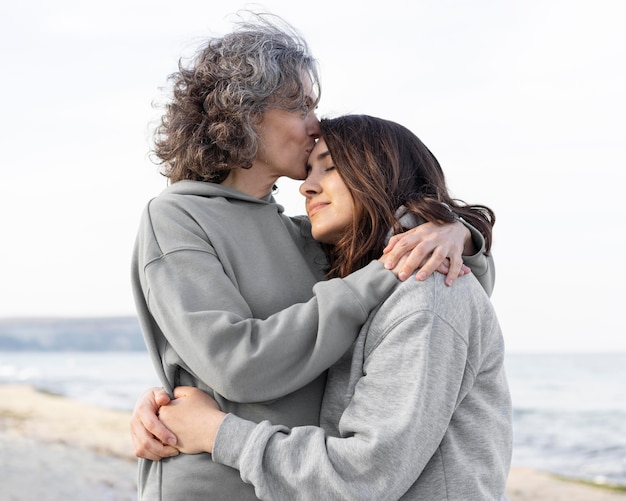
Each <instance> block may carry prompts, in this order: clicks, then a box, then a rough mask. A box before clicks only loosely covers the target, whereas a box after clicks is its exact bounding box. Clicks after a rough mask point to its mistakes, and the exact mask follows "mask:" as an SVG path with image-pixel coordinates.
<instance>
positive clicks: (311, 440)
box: [213, 273, 512, 501]
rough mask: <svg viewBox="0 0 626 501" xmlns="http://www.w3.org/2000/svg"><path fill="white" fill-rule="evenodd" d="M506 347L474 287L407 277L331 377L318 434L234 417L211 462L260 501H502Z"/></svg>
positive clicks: (469, 281)
mask: <svg viewBox="0 0 626 501" xmlns="http://www.w3.org/2000/svg"><path fill="white" fill-rule="evenodd" d="M503 360H504V343H503V338H502V334H501V331H500V327H499V325H498V321H497V319H496V315H495V313H494V311H493V308H492V306H491V302H490V301H489V298H488V297H487V295H486V294H485V292H484V290H483V289H482V288H481V286H480V285H479V283H478V281H477V280H476V279H475V277H473V276H471V275H469V276H465V277H461V278H459V279H458V280H457V281H456V282H455V284H454V286H452V287H447V286H445V284H444V277H443V276H442V275H440V274H437V273H435V274H434V275H433V276H431V277H430V278H429V279H427V280H426V281H424V282H418V281H416V280H415V279H414V278H409V279H408V280H407V281H405V282H403V283H402V284H401V285H400V286H399V287H397V288H396V289H395V290H394V292H393V293H392V294H391V295H390V296H389V298H388V299H386V300H385V302H384V303H383V304H382V305H381V306H380V308H379V309H378V310H377V311H375V312H373V313H372V314H371V315H370V317H369V319H368V321H367V323H366V324H365V325H364V327H363V329H362V330H361V333H360V334H359V337H358V339H357V340H356V342H355V344H354V346H353V348H352V350H350V351H349V352H348V353H346V354H345V355H344V356H343V357H342V358H341V360H340V361H339V362H338V363H337V364H335V365H334V366H333V367H331V368H330V370H329V375H328V382H327V386H326V393H325V396H324V401H323V404H322V411H321V428H318V427H313V426H307V427H297V428H291V429H289V427H286V426H281V425H272V424H271V423H270V422H269V421H264V422H262V423H260V424H258V425H257V424H256V423H253V422H251V421H246V420H243V419H241V418H239V417H236V416H233V415H232V414H229V415H227V416H226V418H225V420H224V422H223V423H222V425H221V427H220V429H219V432H218V434H217V437H216V440H215V445H214V450H213V460H214V461H219V462H220V463H222V464H225V465H228V466H232V467H233V468H237V469H239V470H240V471H241V477H242V478H243V480H245V481H246V482H250V483H252V484H253V485H254V486H255V488H256V493H257V495H258V496H259V498H261V499H267V500H293V501H295V500H311V501H313V500H320V499H323V500H325V501H326V500H329V501H330V500H337V501H344V500H354V501H367V500H372V501H381V500H390V501H395V500H398V499H402V500H423V501H439V500H455V501H472V500H476V501H485V500H499V499H506V498H505V485H506V479H507V477H508V472H509V467H510V460H511V447H512V444H511V442H512V432H511V401H510V396H509V391H508V385H507V381H506V376H505V372H504V367H503Z"/></svg>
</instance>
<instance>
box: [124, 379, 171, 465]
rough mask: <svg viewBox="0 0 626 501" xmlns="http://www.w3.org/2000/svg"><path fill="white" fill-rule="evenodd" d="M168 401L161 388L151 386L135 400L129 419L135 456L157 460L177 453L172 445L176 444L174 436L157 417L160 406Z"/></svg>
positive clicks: (165, 393)
mask: <svg viewBox="0 0 626 501" xmlns="http://www.w3.org/2000/svg"><path fill="white" fill-rule="evenodd" d="M169 402H170V397H169V395H168V394H167V392H166V391H165V390H164V389H163V388H151V389H150V390H148V391H146V392H145V393H144V394H143V395H142V396H141V397H139V400H137V403H136V404H135V409H134V410H133V414H132V416H131V419H130V436H131V439H132V442H133V448H134V451H135V456H137V457H139V458H144V459H150V460H151V461H158V460H160V459H163V458H167V457H171V456H176V455H177V454H178V450H177V449H175V448H174V447H172V445H175V444H176V437H175V436H174V434H173V433H172V432H171V431H170V430H168V429H167V428H166V427H165V426H163V424H162V423H161V421H159V418H158V414H159V409H160V408H161V406H163V405H167V404H168V403H169ZM165 444H169V445H165Z"/></svg>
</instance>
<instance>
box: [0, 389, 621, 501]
mask: <svg viewBox="0 0 626 501" xmlns="http://www.w3.org/2000/svg"><path fill="white" fill-rule="evenodd" d="M129 419H130V412H125V411H116V410H111V409H106V408H102V407H98V406H96V405H91V404H87V403H83V402H79V401H76V400H71V399H69V398H67V397H63V396H58V395H54V394H50V393H45V392H40V391H37V390H35V389H34V388H32V387H30V386H22V385H14V384H9V385H2V384H0V447H1V450H2V454H0V470H1V471H3V478H4V479H5V480H3V485H2V492H3V499H6V500H7V501H9V500H10V501H20V500H30V499H42V500H56V499H59V500H60V499H102V500H114V501H118V500H119V501H126V500H134V499H136V469H137V467H136V458H135V457H134V454H133V452H132V445H131V441H130V432H129V424H128V423H129ZM507 495H508V496H509V500H510V501H535V500H546V501H561V500H563V501H566V500H567V501H587V500H590V499H594V500H595V501H613V500H615V501H617V500H624V501H626V488H622V487H617V488H613V487H611V486H604V485H597V484H589V483H585V482H583V481H578V480H573V479H564V478H561V477H558V476H556V475H552V474H549V473H544V472H540V471H536V470H534V469H532V468H522V467H513V468H512V469H511V473H510V475H509V481H508V483H507Z"/></svg>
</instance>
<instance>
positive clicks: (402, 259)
mask: <svg viewBox="0 0 626 501" xmlns="http://www.w3.org/2000/svg"><path fill="white" fill-rule="evenodd" d="M472 247H473V244H472V238H471V234H470V231H469V230H468V229H467V228H466V227H465V225H464V224H463V223H460V222H458V221H457V222H455V223H447V224H435V223H424V224H420V225H419V226H416V227H415V228H413V229H411V230H408V231H406V232H404V233H400V234H398V235H394V236H393V237H391V239H390V240H389V244H388V245H387V247H385V249H384V250H383V256H382V257H381V258H380V259H379V261H381V262H382V263H383V264H384V265H385V268H387V269H389V270H392V271H393V272H394V273H395V274H396V276H397V277H398V278H399V279H400V280H403V281H404V280H406V279H407V278H408V277H410V276H411V275H412V274H413V273H414V272H415V271H416V270H418V269H419V272H418V273H417V277H416V278H417V279H418V280H426V279H427V278H428V277H429V276H430V275H432V273H433V272H434V271H439V272H440V273H443V274H444V275H446V285H452V284H453V283H454V281H455V280H456V278H457V277H459V276H462V275H465V274H467V273H470V269H469V268H468V267H467V266H465V265H464V264H463V254H464V253H465V254H467V255H472V254H473V253H474V252H473V249H472Z"/></svg>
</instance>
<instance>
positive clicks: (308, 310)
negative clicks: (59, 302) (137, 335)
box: [133, 212, 398, 402]
mask: <svg viewBox="0 0 626 501" xmlns="http://www.w3.org/2000/svg"><path fill="white" fill-rule="evenodd" d="M161 224H162V223H161ZM190 226H191V225H190ZM177 231H184V229H183V230H181V229H180V227H177ZM193 231H196V230H195V229H194V230H193ZM141 232H143V233H141ZM153 233H154V228H153V227H152V223H151V222H150V216H149V212H146V214H145V215H144V220H143V221H142V225H141V227H140V235H139V237H138V242H142V243H141V244H138V246H137V247H136V250H135V264H134V273H133V280H134V289H135V296H136V298H137V297H139V298H140V299H139V300H138V310H139V311H140V315H142V309H143V316H144V317H146V316H149V317H150V318H153V319H154V322H152V320H151V319H149V321H148V322H147V326H146V328H147V329H150V330H151V332H152V333H155V332H156V334H153V335H150V336H146V338H147V342H148V343H153V344H154V346H152V347H151V350H150V351H151V353H152V355H153V357H154V353H155V352H157V353H160V354H161V356H163V355H162V354H163V352H164V348H163V347H164V346H165V344H169V345H171V347H172V348H173V350H174V351H175V352H176V354H177V355H178V356H179V357H180V358H181V359H182V360H183V361H184V363H185V365H186V367H185V369H188V370H189V371H190V372H192V373H193V374H194V375H195V376H196V377H197V378H198V379H199V380H201V381H203V382H204V383H205V384H206V385H207V386H209V387H210V388H212V389H213V390H215V391H216V392H218V393H219V394H220V395H222V396H223V397H225V398H226V399H228V400H230V401H234V402H263V401H268V400H273V399H276V398H280V397H282V396H285V395H287V394H289V393H291V392H293V391H295V390H297V389H299V388H301V387H303V386H305V385H306V384H308V383H309V382H311V381H312V380H314V379H315V378H316V377H318V376H319V375H320V374H322V373H323V372H324V371H325V370H326V369H328V367H330V366H331V365H332V364H333V363H334V362H335V361H336V360H337V359H338V358H339V357H341V355H342V354H343V353H344V352H345V351H346V350H347V349H348V348H349V347H350V345H351V344H352V342H353V341H354V339H355V338H356V335H357V334H358V331H359V328H360V327H361V325H362V324H363V323H364V322H365V320H366V319H367V316H368V314H369V312H370V311H371V310H372V309H373V308H374V307H376V306H377V305H378V304H379V303H380V302H381V301H382V300H383V299H384V298H385V297H386V296H387V295H388V294H389V293H390V291H391V290H392V289H393V288H394V287H395V285H396V284H397V283H398V281H397V279H396V278H395V276H394V275H393V273H391V272H390V271H388V270H385V269H384V267H383V266H382V264H381V263H379V262H377V261H376V262H372V263H370V265H368V266H366V267H365V268H363V269H361V270H359V271H357V272H355V273H353V274H352V275H350V276H349V277H347V278H345V279H333V280H329V281H325V282H320V283H318V284H316V285H315V286H314V288H313V293H314V296H313V298H312V299H310V300H309V301H307V302H304V303H298V304H294V305H292V306H291V307H289V308H286V309H284V310H282V311H279V312H277V313H275V314H273V315H270V316H269V317H267V318H265V319H258V318H253V316H252V313H251V311H250V308H249V306H248V304H247V302H246V301H245V299H244V297H243V296H242V295H241V292H240V291H239V289H238V288H237V287H236V285H235V284H234V283H233V281H232V280H230V279H229V278H228V277H227V275H226V274H225V272H224V268H223V264H222V263H221V262H220V260H219V259H218V257H217V255H216V254H215V252H214V251H213V249H212V248H211V246H210V244H209V243H207V241H206V238H202V235H198V234H192V232H191V231H189V232H188V233H189V235H187V234H185V235H183V237H184V240H185V245H184V246H182V245H181V247H180V248H179V249H176V248H174V249H168V251H167V252H166V253H163V252H161V251H160V249H157V248H155V247H158V239H157V238H156V237H155V236H154V234H153ZM182 239H183V238H181V240H182ZM146 242H150V246H151V250H146V249H145V248H143V247H146V244H145V243H146ZM138 247H142V248H138ZM146 253H148V254H150V253H151V254H150V255H148V256H147V257H146V255H145V254H146ZM137 254H141V255H142V256H141V257H137ZM251 272H253V267H251ZM271 293H272V292H271V289H270V290H267V294H271ZM147 310H149V315H148V313H147ZM151 322H152V324H151ZM154 323H156V326H158V327H156V326H155V325H153V324H154ZM161 333H162V334H161ZM159 336H162V337H161V338H159ZM164 363H167V360H166V361H164ZM157 365H159V364H157ZM162 377H163V375H162ZM168 382H169V384H170V385H174V384H175V383H176V382H175V381H168ZM170 389H171V388H170Z"/></svg>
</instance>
